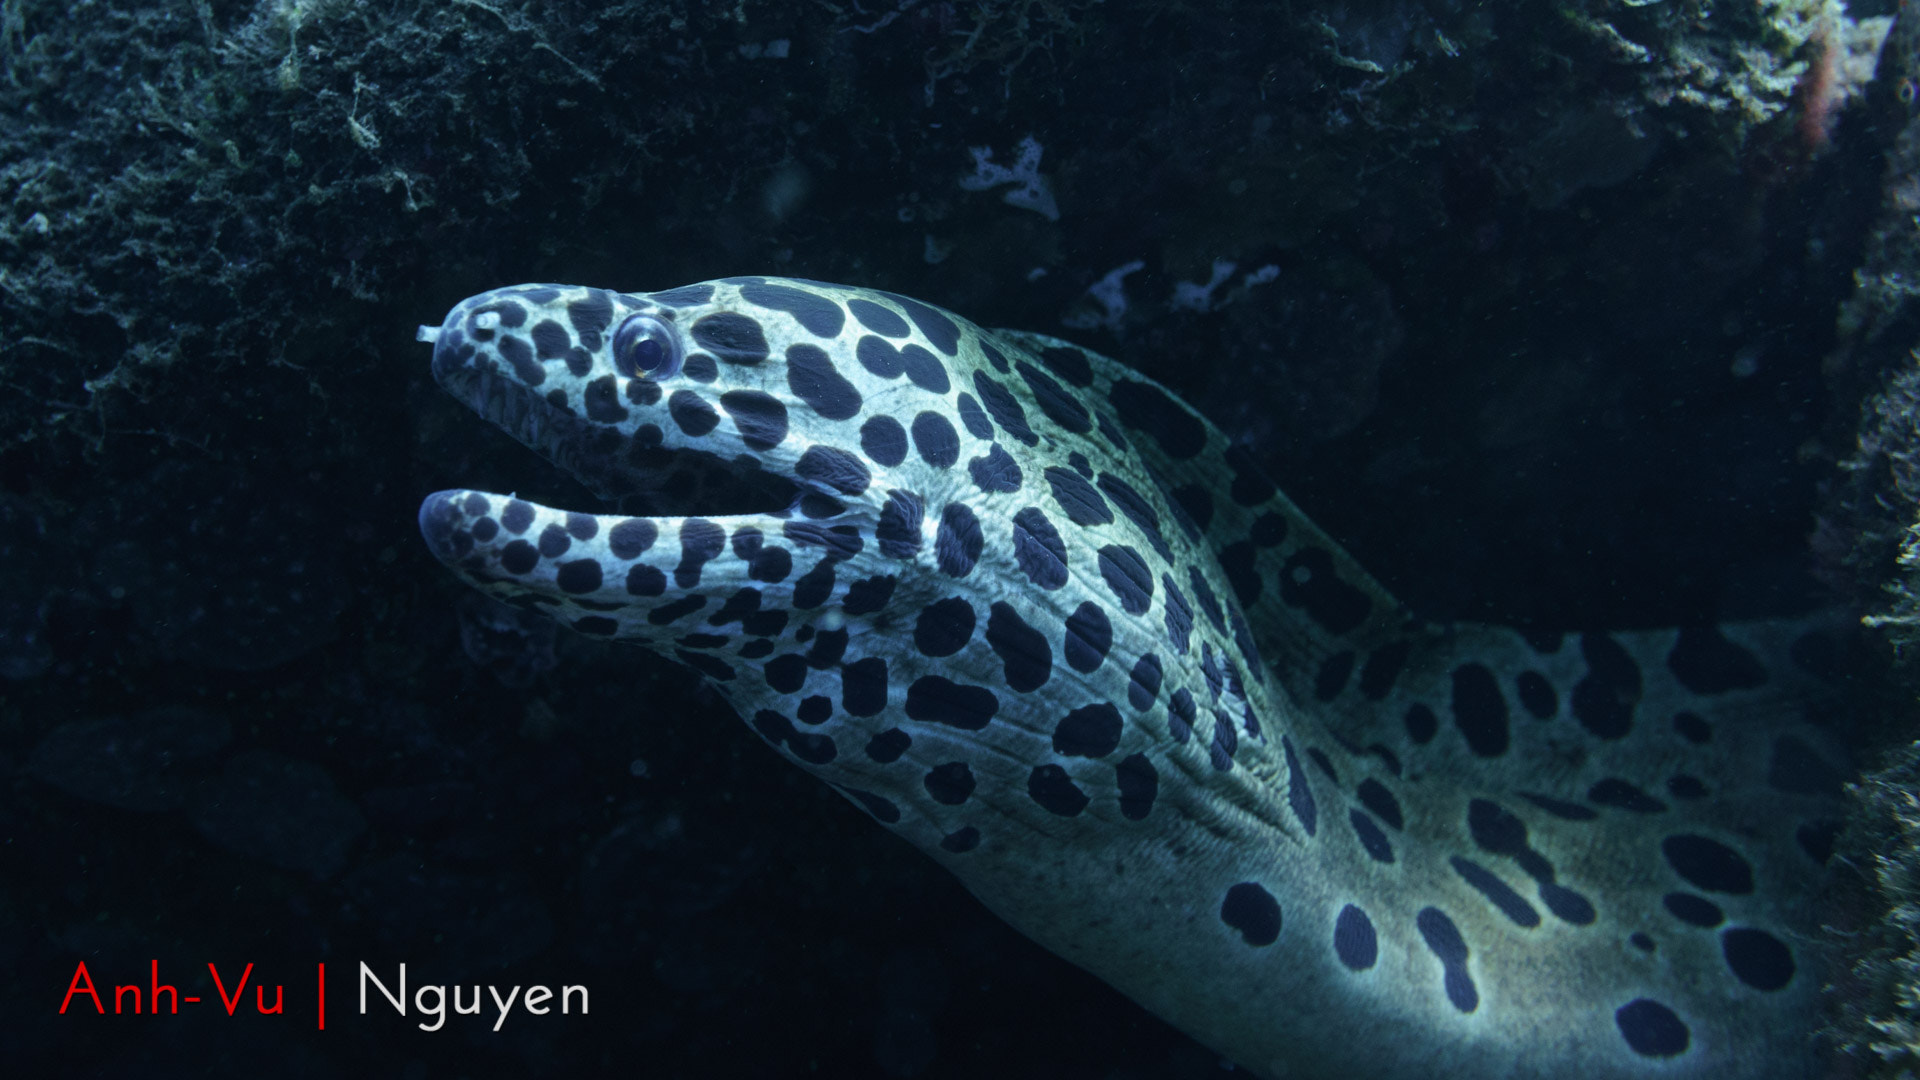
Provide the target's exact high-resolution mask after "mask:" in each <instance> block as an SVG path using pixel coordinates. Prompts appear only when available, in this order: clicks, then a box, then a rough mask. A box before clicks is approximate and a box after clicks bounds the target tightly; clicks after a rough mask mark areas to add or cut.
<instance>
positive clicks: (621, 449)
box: [421, 327, 826, 517]
mask: <svg viewBox="0 0 1920 1080" xmlns="http://www.w3.org/2000/svg"><path fill="white" fill-rule="evenodd" d="M431 329H432V328H428V327H422V328H421V337H422V338H423V339H426V338H427V334H428V332H429V331H430V330H431ZM437 336H438V335H436V337H437ZM433 364H434V375H435V377H436V379H437V380H438V381H439V383H440V385H441V387H442V388H443V389H445V390H446V391H447V392H448V393H449V394H452V395H453V396H454V397H455V398H457V399H459V400H460V401H461V402H462V403H464V404H465V405H466V406H467V407H468V408H470V409H472V410H473V411H474V412H476V413H478V414H479V415H480V416H481V417H483V418H484V419H486V420H487V421H488V422H490V423H492V424H493V425H494V426H496V427H498V428H500V429H501V430H502V431H505V432H506V433H507V434H509V435H512V436H513V437H514V438H515V439H517V440H519V441H520V442H521V443H523V444H525V445H526V446H528V447H529V448H531V449H532V450H533V451H534V452H536V453H538V454H539V455H540V456H542V457H544V458H546V459H547V460H548V461H551V462H553V463H554V464H555V465H557V466H559V467H560V468H561V469H562V470H564V471H565V472H566V473H567V474H568V475H570V476H572V477H574V478H575V479H576V480H579V481H580V482H581V483H582V484H584V485H586V487H587V488H588V489H589V490H591V491H592V492H593V493H594V494H595V495H597V496H599V497H600V498H601V499H602V500H604V502H605V504H606V505H605V506H604V507H603V508H602V509H607V510H614V511H617V512H619V513H623V514H627V515H631V516H642V517H695V516H699V517H720V516H734V515H741V514H783V513H786V512H788V511H792V510H795V509H797V508H800V507H801V505H802V501H803V500H805V501H806V503H807V506H806V509H807V510H808V511H809V513H808V516H811V517H821V516H826V515H825V514H823V513H821V511H822V510H824V509H826V508H825V507H824V506H821V505H820V502H819V501H820V500H821V499H824V498H825V496H823V495H816V494H815V493H814V492H813V491H812V489H810V488H808V487H805V486H803V485H802V484H800V483H799V482H797V481H796V480H794V479H792V478H790V477H786V476H782V475H779V474H778V473H773V472H769V471H767V470H766V468H764V467H763V465H762V464H761V462H760V461H759V459H757V458H755V457H753V456H751V455H746V454H742V455H740V456H738V457H735V458H731V459H729V458H726V457H723V456H721V455H719V454H715V453H711V452H708V451H704V450H698V449H693V448H689V447H667V446H662V445H660V441H661V440H660V431H659V429H658V428H657V427H654V426H652V425H649V424H643V425H641V426H640V427H639V428H638V429H637V431H636V432H634V433H632V434H628V433H626V432H623V431H621V430H620V429H619V428H616V427H614V426H611V425H609V424H604V423H598V422H595V421H593V420H591V419H588V418H585V417H582V416H580V415H578V414H577V413H576V412H574V411H573V410H572V409H570V408H568V407H566V406H564V405H555V404H554V403H552V402H550V401H548V400H547V398H546V397H545V396H544V395H542V394H541V393H540V392H539V391H538V390H536V389H535V388H533V387H530V386H528V385H526V383H524V382H522V381H521V380H519V379H517V378H514V377H512V376H510V375H507V374H505V373H503V372H500V371H498V370H495V369H493V368H492V366H491V364H490V363H482V364H479V365H475V364H472V363H469V362H468V361H467V359H466V358H465V357H461V356H459V355H458V354H457V353H456V352H455V350H451V349H448V348H447V347H446V346H445V344H444V339H443V342H442V343H438V344H436V347H435V350H434V360H433Z"/></svg>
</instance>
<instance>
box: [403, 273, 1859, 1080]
mask: <svg viewBox="0 0 1920 1080" xmlns="http://www.w3.org/2000/svg"><path fill="white" fill-rule="evenodd" d="M421 338H422V340H424V341H431V342H433V343H434V350H433V371H434V374H435V376H436V378H437V379H438V380H439V382H440V383H441V385H442V386H443V387H444V388H445V389H447V390H448V391H449V392H451V393H452V394H454V395H455V396H456V397H458V398H459V399H461V400H462V401H464V402H465V403H466V404H468V405H469V406H471V407H472V408H474V409H475V410H476V411H478V412H480V413H481V414H482V415H483V416H485V417H486V418H487V419H489V420H491V421H493V422H494V423H496V424H499V425H501V426H502V427H503V428H505V429H506V430H507V431H509V432H510V433H512V434H513V435H515V436H516V437H518V438H519V439H521V440H522V441H523V442H525V443H527V444H528V445H529V446H531V447H533V448H534V449H536V450H538V451H540V452H541V453H543V454H545V455H547V456H549V457H550V458H552V459H553V460H554V461H555V462H557V463H559V464H560V465H561V466H563V467H564V468H566V469H567V470H569V471H570V472H572V473H573V474H574V475H575V476H577V477H579V478H580V479H581V480H582V481H584V482H585V483H586V484H587V485H588V486H589V487H591V488H593V489H594V490H595V491H596V492H597V493H599V494H600V495H601V496H603V497H604V498H606V499H607V500H610V502H611V504H612V505H614V506H617V507H618V508H620V509H621V510H623V511H626V512H624V513H614V514H590V513H580V512H569V511H566V510H560V509H551V508H548V507H544V506H539V505H535V504H533V503H531V502H528V501H524V500H521V499H518V498H515V497H512V496H506V495H499V494H491V493H487V492H482V491H472V490H455V491H443V492H439V493H437V494H434V495H432V496H430V497H429V498H427V499H426V501H425V502H424V504H423V505H422V506H421V509H420V525H421V529H422V531H423V533H424V535H425V537H426V540H427V542H428V544H429V545H430V546H431V548H432V550H433V551H434V553H435V554H436V555H437V556H438V557H439V558H440V559H441V560H442V561H443V562H445V563H446V564H447V565H448V566H449V567H451V568H452V569H453V571H454V572H455V573H456V574H458V575H459V576H461V577H462V578H463V579H465V580H466V581H467V582H468V583H470V584H472V585H473V586H475V587H477V588H479V589H481V590H484V591H486V592H488V593H491V594H493V595H495V596H497V597H500V598H502V599H504V600H507V601H509V602H511V603H515V604H519V605H522V606H525V607H529V608H532V609H535V610H539V611H542V612H545V613H547V614H549V615H551V616H552V617H553V618H555V619H558V620H560V621H561V622H563V623H565V624H566V625H568V626H570V627H572V628H573V629H574V630H577V631H579V632H581V633H584V634H589V635H593V636H596V637H601V638H607V639H613V640H619V641H624V642H630V643H633V644H637V645H641V646H644V647H646V648H648V649H651V650H653V651H654V652H656V653H659V654H660V655H662V656H665V657H668V658H670V659H673V660H677V661H679V662H681V663H684V664H687V665H689V666H691V667H692V668H694V669H696V670H697V671H699V672H700V673H701V674H702V675H703V676H705V677H706V678H707V679H708V680H711V682H712V685H713V686H714V687H715V688H716V689H717V690H718V691H719V692H720V693H721V694H722V695H724V696H725V697H726V698H727V700H728V701H729V702H730V703H731V704H732V705H733V707H734V708H735V709H736V710H737V711H738V712H739V714H740V716H741V717H742V718H743V719H744V720H745V721H746V723H747V725H748V727H749V728H750V729H751V730H752V731H753V732H755V733H756V734H757V735H758V736H759V737H760V738H761V739H763V740H765V741H766V742H767V743H769V744H770V745H771V746H772V747H774V749H775V751H776V752H777V753H779V754H781V755H783V756H785V757H787V758H788V759H790V760H791V761H793V762H794V763H795V764H797V765H798V766H800V767H801V768H803V769H806V770H808V771H809V772H812V773H813V774H815V775H816V776H818V777H820V778H821V779H822V780H824V781H826V782H827V783H828V784H831V785H833V786H834V787H835V788H836V789H838V790H839V791H840V792H841V793H842V794H844V795H845V796H846V797H847V798H849V799H850V800H852V801H853V802H854V803H855V804H857V805H858V806H859V807H860V808H861V809H863V810H864V811H865V812H866V813H867V814H869V815H871V816H872V817H873V818H875V819H876V820H877V821H879V822H880V823H881V824H882V825H884V826H885V827H887V828H889V829H891V830H893V831H894V832H895V833H897V834H899V835H900V836H901V837H903V838H905V839H906V840H907V841H909V842H910V843H912V844H914V845H916V846H917V847H919V848H920V849H921V850H923V851H925V852H926V853H927V854H929V855H930V856H932V857H933V858H934V859H936V860H937V861H939V862H940V863H941V864H942V865H944V866H946V867H947V868H949V869H950V870H951V871H952V872H953V873H954V874H955V875H957V876H958V877H959V878H960V880H961V881H962V882H964V883H965V884H966V886H967V887H968V888H969V889H970V890H972V892H973V893H974V894H975V895H976V896H978V897H979V898H980V900H981V901H982V902H983V903H985V904H986V905H987V906H988V907H989V908H991V909H992V910H993V911H995V912H996V913H998V914H999V915H1001V916H1002V917H1003V918H1005V919H1006V920H1007V921H1008V922H1010V923H1012V924H1013V925H1014V926H1015V927H1017V928H1019V929H1020V930H1021V931H1022V932H1024V933H1026V934H1028V935H1029V936H1031V937H1032V938H1034V939H1035V940H1036V941H1038V942H1040V943H1041V944H1042V945H1044V946H1046V947H1047V948H1049V949H1052V950H1053V951H1054V952H1056V953H1058V954H1060V955H1061V956H1064V957H1066V958H1067V959H1069V960H1071V961H1073V962H1074V963H1076V964H1079V965H1081V966H1083V967H1085V968H1087V969H1088V970H1090V971H1092V972H1094V973H1095V974H1097V975H1098V976H1100V977H1101V978H1103V979H1105V980H1107V981H1108V982H1110V983H1111V984H1113V985H1114V986H1116V987H1118V988H1119V989H1121V990H1122V991H1124V992H1125V993H1127V994H1128V995H1130V996H1132V997H1133V998H1134V999H1135V1000H1137V1001H1139V1002H1140V1003H1141V1004H1142V1005H1144V1006H1146V1007H1147V1008H1148V1009H1151V1010H1152V1011H1154V1012H1155V1013H1158V1014H1159V1015H1161V1016H1162V1017H1165V1018H1166V1019H1167V1020H1169V1021H1171V1022H1172V1023H1174V1024H1175V1025H1177V1026H1178V1027H1180V1028H1182V1029H1184V1030H1185V1031H1187V1032H1189V1033H1190V1034H1192V1035H1193V1036H1194V1037H1195V1038H1197V1039H1199V1040H1200V1041H1202V1042H1204V1043H1206V1044H1208V1045H1210V1046H1212V1047H1214V1048H1216V1049H1217V1050H1219V1051H1220V1052H1222V1053H1223V1054H1225V1055H1227V1056H1229V1057H1231V1058H1232V1059H1233V1060H1235V1061H1237V1062H1239V1063H1241V1064H1242V1065H1245V1066H1247V1067H1249V1068H1251V1069H1252V1070H1254V1071H1255V1072H1257V1073H1259V1074H1262V1075H1265V1076H1270V1077H1282V1076H1284V1077H1332V1076H1367V1077H1374V1078H1380V1080H1387V1078H1426V1077H1431V1076H1434V1075H1459V1076H1476V1077H1481V1076H1484V1077H1565V1076H1582V1077H1593V1078H1601V1077H1648V1076H1660V1077H1709V1076H1710V1077H1768V1078H1773V1077H1801V1076H1807V1075H1812V1074H1813V1073H1814V1072H1815V1071H1816V1070H1817V1068H1818V1064H1817V1062H1818V1059H1817V1055H1816V1052H1815V1047H1814V1044H1813V1041H1812V1038H1813V1037H1812V1033H1811V1032H1812V1029H1813V1028H1815V1027H1817V1026H1818V1025H1817V1015H1816V1014H1817V1008H1816V1005H1817V995H1818V991H1819V984H1820V964H1819V960H1820V955H1819V946H1818V938H1819V929H1818V925H1817V919H1816V917H1815V914H1814V908H1813V893H1814V891H1815V889H1816V887H1817V885H1818V883H1819V882H1820V880H1821V877H1822V874H1823V864H1824V863H1825V861H1826V858H1827V855H1828V853H1829V849H1830V847H1831V843H1832V838H1833V834H1834V830H1835V828H1836V825H1835V822H1836V820H1837V818H1838V816H1839V810H1838V801H1837V800H1838V797H1839V793H1840V786H1841V779H1842V776H1843V774H1842V771H1841V770H1842V768H1843V764H1842V761H1841V759H1840V758H1839V757H1838V756H1836V755H1835V754H1834V753H1833V752H1832V750H1831V748H1830V746H1829V744H1828V742H1827V740H1826V738H1825V737H1824V736H1823V735H1822V734H1821V732H1820V730H1819V729H1818V728H1817V727H1816V726H1814V725H1813V724H1811V723H1810V722H1809V719H1808V717H1807V715H1806V713H1807V710H1808V708H1809V707H1810V706H1809V703H1810V702H1814V701H1817V700H1818V698H1819V695H1820V694H1821V693H1822V692H1823V691H1822V689H1821V687H1820V684H1819V682H1818V680H1817V679H1816V678H1815V677H1814V676H1813V675H1812V674H1811V673H1810V670H1809V669H1812V668H1815V667H1817V665H1815V664H1812V663H1811V662H1810V660H1811V658H1812V657H1813V656H1815V655H1816V654H1817V653H1818V651H1819V650H1818V648H1817V645H1818V642H1817V640H1815V639H1814V638H1813V637H1811V636H1809V635H1807V634H1805V633H1803V632H1802V628H1801V627H1800V626H1799V625H1797V624H1793V623H1788V622H1777V623H1746V624H1729V625H1724V626H1719V627H1701V628H1693V629H1681V630H1662V631H1645V632H1632V633H1597V632H1596V633H1583V634H1568V635H1551V636H1546V635H1538V634H1522V633H1520V632H1517V631H1512V630H1507V629H1502V628H1498V627H1492V626H1483V625H1460V624H1453V625H1436V624H1431V623H1425V622H1422V621H1420V620H1418V619H1416V618H1414V617H1413V616H1411V615H1410V614H1409V613H1408V612H1407V611H1406V610H1405V609H1404V608H1403V607H1402V606H1401V605H1400V604H1399V603H1398V602H1396V601H1395V600H1394V599H1393V597H1392V596H1390V595H1389V594H1388V593H1387V592H1386V591H1385V590H1384V589H1383V588H1382V587H1380V586H1379V585H1378V584H1377V583H1376V582H1375V581H1373V580H1372V579H1371V578H1370V577H1369V576H1368V575H1367V574H1366V573H1365V572H1364V571H1363V570H1362V569H1361V568H1360V567H1358V566H1356V565H1355V564H1354V563H1353V562H1352V560H1351V559H1350V558H1349V557H1348V556H1347V555H1346V553H1345V552H1343V551H1342V550H1341V548H1340V547H1339V546H1338V545H1337V544H1335V543H1333V542H1332V541H1331V540H1330V539H1329V537H1328V536H1327V535H1326V534H1324V533H1323V532H1321V531H1320V530H1319V529H1318V528H1316V527H1315V526H1314V525H1313V524H1312V522H1310V521H1309V520H1307V518H1306V517H1305V516H1304V515H1302V514H1301V513H1300V512H1299V510H1298V509H1297V508H1296V507H1295V506H1294V505H1293V504H1292V503H1291V502H1290V501H1289V500H1287V498H1286V497H1285V496H1284V495H1282V494H1281V493H1280V492H1279V491H1278V490H1276V488H1275V487H1274V485H1273V484H1272V483H1271V482H1269V481H1268V480H1267V479H1266V478H1265V477H1264V476H1262V475H1261V474H1260V472H1259V471H1258V470H1257V469H1255V468H1254V467H1253V466H1252V465H1251V464H1250V462H1249V461H1248V459H1247V458H1246V456H1245V455H1244V454H1243V453H1242V452H1240V451H1237V450H1236V449H1235V448H1234V447H1233V446H1232V445H1231V444H1230V442H1229V440H1228V439H1227V438H1226V437H1225V436H1224V435H1223V434H1222V433H1221V432H1220V431H1219V430H1217V429H1216V428H1214V427H1213V426H1212V425H1211V424H1209V423H1208V422H1207V421H1206V420H1205V419H1203V418H1202V417H1200V416H1199V415H1198V414H1197V413H1195V412H1194V411H1192V410H1191V409H1190V408H1188V407H1187V406H1186V405H1184V404H1183V403H1181V402H1180V401H1179V400H1177V399H1176V398H1174V397H1173V396H1172V395H1171V394H1170V393H1168V392H1167V391H1166V390H1164V389H1163V388H1161V387H1160V386H1159V385H1157V384H1156V383H1154V382H1153V381H1151V380H1150V379H1149V378H1147V377H1146V376H1144V375H1142V374H1139V373H1136V372H1134V371H1131V370H1129V369H1128V368H1126V367H1124V366H1122V365H1120V364H1118V363H1116V362H1114V361H1112V360H1109V359H1107V358H1105V357H1102V356H1099V355H1097V354H1094V353H1091V352H1088V351H1086V350H1084V349H1081V348H1079V347H1076V346H1074V345H1071V344H1069V343H1066V342H1063V341H1059V340H1056V339H1053V338H1048V337H1043V336H1040V335H1035V334H1027V333H1018V332H1010V331H989V330H984V329H982V328H980V327H977V326H975V325H973V324H971V323H969V322H967V321H966V320H964V319H962V318H960V317H958V316H956V315H953V314H951V313H949V312H946V311H943V310H940V309H938V308H935V307H933V306H930V305H927V304H924V303H920V302H917V301H914V300H911V299H907V298H905V297H901V296H897V295H893V294H891V293H884V292H878V291H872V290H865V289H857V288H844V287H839V286H832V285H824V284H821V283H817V282H810V281H799V280H790V279H779V278H730V279H726V280H722V281H715V282H708V283H704V284H699V285H692V286H687V287H683V288H677V289H672V290H668V291H663V292H654V293H639V294H628V293H619V292H613V291H607V290H601V289H595V288H582V287H570V286H558V285H527V286H518V287H513V288H505V289H499V290H495V291H491V292H487V293H483V294H480V295H478V296H475V297H472V298H470V299H468V300H466V301H464V302H462V303H460V304H459V305H457V306H456V307H454V308H453V310H452V311H451V312H450V313H449V314H448V315H447V317H446V319H445V320H444V322H443V323H442V324H441V325H440V326H439V327H438V328H428V327H423V328H422V331H421Z"/></svg>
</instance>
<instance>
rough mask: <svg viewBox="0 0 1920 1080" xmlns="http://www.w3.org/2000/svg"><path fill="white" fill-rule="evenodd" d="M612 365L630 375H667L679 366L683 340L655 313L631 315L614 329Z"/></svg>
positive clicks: (649, 376)
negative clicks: (680, 340)
mask: <svg viewBox="0 0 1920 1080" xmlns="http://www.w3.org/2000/svg"><path fill="white" fill-rule="evenodd" d="M613 366H614V368H615V369H617V370H618V371H619V372H620V374H622V375H625V376H626V377H627V378H629V379H665V378H670V377H671V376H673V375H674V374H676V373H677V372H679V370H680V343H679V340H678V339H677V338H675V337H674V335H673V330H672V328H671V327H669V326H668V325H667V324H666V323H664V322H662V321H661V320H660V319H658V318H656V317H654V316H652V315H629V316H627V319H626V321H625V322H623V323H621V324H620V328H619V329H617V330H615V331H614V332H613Z"/></svg>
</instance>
